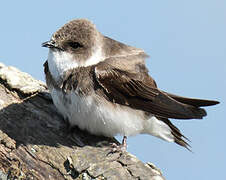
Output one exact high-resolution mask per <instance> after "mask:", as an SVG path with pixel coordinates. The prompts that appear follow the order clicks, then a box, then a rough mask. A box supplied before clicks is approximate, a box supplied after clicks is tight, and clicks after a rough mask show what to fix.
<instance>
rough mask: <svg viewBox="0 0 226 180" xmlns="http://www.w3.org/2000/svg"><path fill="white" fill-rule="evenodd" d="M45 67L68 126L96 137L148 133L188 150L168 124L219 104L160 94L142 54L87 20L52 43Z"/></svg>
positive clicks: (65, 27) (63, 30)
mask: <svg viewBox="0 0 226 180" xmlns="http://www.w3.org/2000/svg"><path fill="white" fill-rule="evenodd" d="M42 46H43V47H47V48H49V53H48V59H47V60H46V61H45V63H44V72H45V79H46V84H47V86H48V89H49V92H50V94H51V97H52V99H53V102H54V105H55V106H56V108H57V110H58V111H59V112H60V113H61V114H62V115H63V117H64V118H65V119H67V120H68V122H69V124H70V126H72V127H73V126H78V127H79V128H80V129H82V130H86V131H88V132H89V133H91V134H94V135H103V136H106V137H114V136H116V135H121V136H123V141H122V144H121V145H120V148H121V149H124V150H125V149H126V147H127V142H126V140H127V137H128V136H134V135H137V134H149V135H152V136H155V137H158V138H160V139H163V140H165V141H168V142H175V143H176V144H178V145H180V146H183V147H185V148H187V149H190V145H189V143H188V141H189V140H188V138H186V137H185V136H184V135H183V134H182V133H181V131H180V130H179V129H178V128H177V127H176V126H175V125H173V124H172V122H171V121H170V120H169V119H179V120H186V119H202V118H203V117H204V116H206V115H207V113H206V111H205V109H203V108H201V107H202V106H212V105H216V104H218V103H219V102H218V101H215V100H204V99H195V98H187V97H183V96H178V95H174V94H171V93H167V92H165V91H162V90H160V89H159V88H158V87H157V84H156V82H155V80H154V79H153V78H152V77H151V76H150V75H149V71H148V69H147V67H146V65H145V60H146V59H147V58H148V55H147V54H146V53H145V52H144V50H142V49H140V48H136V47H133V46H129V45H126V44H124V43H121V42H119V41H116V40H114V39H111V38H109V37H107V36H104V35H103V34H101V33H100V32H99V31H98V30H97V28H96V26H95V25H94V24H93V23H92V22H91V21H89V20H88V19H74V20H71V21H69V22H68V23H66V24H65V25H63V26H62V27H61V28H59V29H58V30H57V31H56V32H55V33H53V35H52V37H51V39H50V40H49V41H47V42H44V43H42Z"/></svg>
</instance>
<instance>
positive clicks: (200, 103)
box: [162, 91, 219, 107]
mask: <svg viewBox="0 0 226 180" xmlns="http://www.w3.org/2000/svg"><path fill="white" fill-rule="evenodd" d="M162 92H163V91H162ZM164 93H166V94H167V95H168V96H170V97H171V98H173V99H175V100H176V101H179V102H181V103H184V104H189V105H192V106H195V107H201V106H212V105H216V104H219V102H218V101H213V100H206V99H195V98H187V97H183V96H177V95H175V94H171V93H167V92H164Z"/></svg>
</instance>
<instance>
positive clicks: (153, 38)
mask: <svg viewBox="0 0 226 180" xmlns="http://www.w3.org/2000/svg"><path fill="white" fill-rule="evenodd" d="M75 18H88V19H90V20H92V21H93V22H94V23H95V24H96V26H97V28H98V29H99V31H100V32H102V33H103V34H104V35H107V36H109V37H111V38H113V39H116V40H118V41H121V42H124V43H126V44H129V45H132V46H135V47H139V48H143V49H144V50H145V51H146V52H147V53H148V54H149V55H150V58H149V59H148V60H147V66H148V68H149V71H150V74H151V75H152V76H153V77H154V78H155V80H156V81H157V83H158V86H159V88H161V89H163V90H165V91H168V92H171V93H175V94H179V95H183V96H189V97H199V98H206V99H216V100H219V101H221V104H220V105H217V106H214V107H209V108H207V112H208V116H207V117H206V118H204V119H203V120H191V121H183V120H181V121H178V120H172V122H173V123H174V124H175V125H177V126H178V127H179V128H180V129H181V131H182V132H183V133H184V134H185V135H186V136H187V137H188V138H189V139H190V140H191V141H192V142H191V146H192V150H193V152H194V153H191V152H189V151H187V150H186V149H184V148H181V147H179V146H178V145H176V144H173V143H168V142H164V141H162V140H160V139H157V138H155V137H152V136H149V135H139V136H136V137H131V138H129V140H128V144H129V146H128V151H129V152H131V153H133V154H134V155H136V156H137V157H138V158H139V159H141V160H142V161H143V162H148V161H149V162H152V163H154V164H155V165H156V166H157V167H159V168H160V169H161V170H162V172H163V174H164V176H165V177H166V179H168V180H193V179H205V180H208V179H226V174H225V170H226V140H225V139H226V130H225V129H226V119H225V110H226V104H225V100H226V95H225V94H226V92H225V91H226V80H225V78H226V1H225V0H215V1H212V0H190V1H181V0H170V1H163V0H158V1H154V0H149V1H148V0H146V1H144V0H143V1H132V0H123V1H122V0H114V1H106V0H98V1H91V0H89V1H88V0H83V1H75V0H67V1H53V0H49V1H46V0H39V1H30V0H26V1H25V0H24V1H22V0H21V1H10V0H9V1H2V2H1V5H0V39H1V41H0V49H1V53H0V62H3V63H4V64H6V65H12V66H16V67H18V68H19V69H21V70H23V71H25V72H28V73H29V74H31V75H32V76H33V77H35V78H37V79H40V80H43V81H44V74H43V66H42V64H43V62H44V61H45V60H46V58H47V53H48V51H47V49H46V48H42V47H41V43H42V42H44V41H47V40H49V39H50V37H51V35H52V33H54V32H55V31H56V30H57V29H58V28H59V27H61V26H62V25H63V24H65V23H66V22H67V21H69V20H72V19H75ZM119 139H120V137H119ZM120 141H121V139H120Z"/></svg>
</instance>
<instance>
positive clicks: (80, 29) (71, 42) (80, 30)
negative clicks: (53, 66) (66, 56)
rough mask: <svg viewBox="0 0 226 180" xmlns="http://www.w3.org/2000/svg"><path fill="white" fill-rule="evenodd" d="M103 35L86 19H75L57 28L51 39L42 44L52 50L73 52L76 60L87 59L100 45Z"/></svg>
mask: <svg viewBox="0 0 226 180" xmlns="http://www.w3.org/2000/svg"><path fill="white" fill-rule="evenodd" d="M102 39H103V36H102V35H101V34H100V33H99V32H98V31H97V29H96V27H95V25H94V24H93V23H92V22H90V21H89V20H87V19H76V20H72V21H70V22H69V23H67V24H65V25H64V26H63V27H61V28H60V29H59V30H57V31H56V32H55V33H54V34H53V35H52V37H51V40H50V41H48V42H45V43H43V44H42V46H43V47H48V48H50V49H52V50H53V51H65V52H67V53H71V54H73V56H75V57H74V59H76V61H80V62H81V63H82V61H85V60H87V59H88V58H90V57H91V56H92V54H93V53H94V52H95V51H96V50H97V49H98V48H99V49H100V48H101V47H100V45H101V42H102Z"/></svg>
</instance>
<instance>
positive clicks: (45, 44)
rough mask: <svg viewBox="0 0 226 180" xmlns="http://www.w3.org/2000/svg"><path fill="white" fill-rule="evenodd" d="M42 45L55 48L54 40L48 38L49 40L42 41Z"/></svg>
mask: <svg viewBox="0 0 226 180" xmlns="http://www.w3.org/2000/svg"><path fill="white" fill-rule="evenodd" d="M42 47H47V48H56V44H55V42H54V41H52V40H50V41H46V42H44V43H42Z"/></svg>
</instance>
